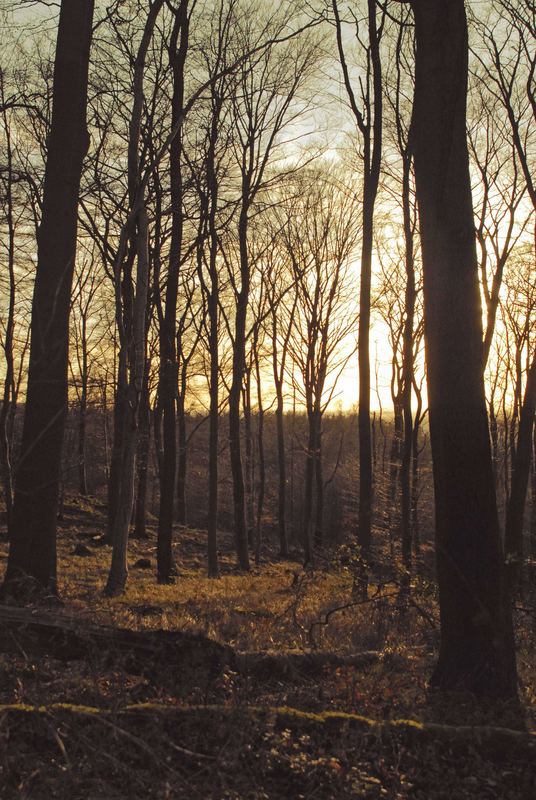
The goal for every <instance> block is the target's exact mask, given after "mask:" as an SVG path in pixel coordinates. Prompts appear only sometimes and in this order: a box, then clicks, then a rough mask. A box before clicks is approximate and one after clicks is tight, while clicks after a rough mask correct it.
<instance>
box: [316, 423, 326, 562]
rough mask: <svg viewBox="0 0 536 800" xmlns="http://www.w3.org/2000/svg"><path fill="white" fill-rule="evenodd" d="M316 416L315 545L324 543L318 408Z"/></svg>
mask: <svg viewBox="0 0 536 800" xmlns="http://www.w3.org/2000/svg"><path fill="white" fill-rule="evenodd" d="M315 416H316V445H315V480H316V507H315V546H316V547H322V545H323V544H324V470H323V464H322V416H321V413H320V411H319V410H318V409H316V410H315Z"/></svg>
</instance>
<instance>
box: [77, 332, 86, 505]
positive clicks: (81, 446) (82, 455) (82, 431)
mask: <svg viewBox="0 0 536 800" xmlns="http://www.w3.org/2000/svg"><path fill="white" fill-rule="evenodd" d="M81 377H82V386H81V390H80V409H79V415H78V491H79V493H80V494H81V495H82V497H85V495H87V493H88V490H87V469H86V424H87V390H88V382H89V375H88V353H87V332H86V319H85V317H84V319H83V320H82V376H81Z"/></svg>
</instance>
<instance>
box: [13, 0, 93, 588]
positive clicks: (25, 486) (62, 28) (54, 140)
mask: <svg viewBox="0 0 536 800" xmlns="http://www.w3.org/2000/svg"><path fill="white" fill-rule="evenodd" d="M92 20H93V2H92V0H85V1H83V0H71V1H70V2H62V4H61V9H60V17H59V26H58V38H57V44H56V58H55V66H54V100H53V112H52V125H51V132H50V139H49V143H48V156H47V165H46V173H45V184H44V190H43V213H42V220H41V226H40V229H39V240H38V263H37V271H36V282H35V290H34V300H33V307H32V323H31V326H32V338H31V346H30V364H29V370H28V389H27V396H26V408H25V414H24V429H23V436H22V453H21V457H20V459H19V464H18V469H17V479H16V488H15V501H14V507H13V518H12V525H11V529H10V537H11V545H10V550H9V559H8V565H7V571H6V576H5V582H4V588H5V589H6V590H9V591H11V590H12V589H15V587H16V584H17V583H18V582H19V581H20V580H25V579H26V578H30V579H31V580H32V581H34V582H35V584H37V586H38V587H39V588H40V589H45V590H49V591H51V592H56V524H57V523H56V516H57V508H58V493H59V479H60V468H61V449H62V441H63V432H64V426H65V417H66V412H67V363H68V343H69V312H70V307H71V302H70V295H71V282H72V277H73V271H74V263H75V257H76V233H77V209H78V193H79V188H80V177H81V172H82V161H83V158H84V154H85V152H86V150H87V146H88V134H87V129H86V105H87V81H88V64H89V48H90V43H91V33H92Z"/></svg>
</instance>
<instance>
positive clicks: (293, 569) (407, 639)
mask: <svg viewBox="0 0 536 800" xmlns="http://www.w3.org/2000/svg"><path fill="white" fill-rule="evenodd" d="M103 529H104V516H103V507H102V506H101V504H100V503H99V502H98V501H96V500H91V501H89V500H85V499H84V500H83V499H78V498H70V499H69V501H68V503H67V504H66V506H65V510H64V518H63V520H62V522H61V523H60V537H59V544H58V546H59V576H60V592H61V606H60V607H59V608H58V607H56V608H54V614H58V615H62V616H63V617H68V618H69V619H71V620H72V619H75V620H77V622H78V623H79V624H80V626H81V627H83V626H84V625H85V624H90V623H91V624H99V625H104V626H113V627H121V628H128V629H133V630H150V629H160V630H162V629H163V630H172V631H174V630H179V631H194V632H197V633H201V634H203V635H204V636H206V637H209V638H211V639H214V640H217V641H219V642H221V643H222V644H225V645H227V646H229V647H230V648H232V650H233V651H234V652H235V653H237V654H239V663H240V665H241V666H240V668H238V667H237V666H236V663H238V662H236V663H235V662H233V663H232V664H231V665H229V664H228V665H222V667H221V669H219V670H217V671H216V672H214V674H211V675H210V678H209V679H208V678H207V673H206V672H203V674H201V673H199V675H198V676H197V677H196V675H195V674H194V675H192V674H191V673H188V675H187V673H186V672H185V671H183V670H181V669H179V668H177V666H176V665H174V664H173V663H169V664H166V665H164V666H165V669H164V670H162V669H160V671H159V674H160V675H162V674H165V679H164V680H161V679H157V678H156V677H155V675H154V674H152V673H151V672H150V671H149V670H148V671H147V673H146V674H144V673H143V671H142V672H141V674H140V671H139V670H137V674H133V673H131V672H129V671H127V670H125V669H124V668H121V666H120V665H119V666H118V664H117V663H115V662H114V663H107V662H106V660H105V659H103V657H102V655H103V654H102V653H95V658H94V659H93V658H89V659H85V660H83V661H82V660H72V661H69V662H67V663H65V662H64V661H60V660H57V659H55V658H53V657H51V656H50V655H48V654H47V653H46V652H42V653H33V652H26V650H25V648H24V646H22V645H20V646H19V645H18V644H17V642H16V636H15V637H14V643H15V646H14V647H10V648H9V652H4V653H0V704H1V705H0V797H2V798H6V800H10V798H32V800H33V798H35V799H36V800H41V798H43V800H44V798H67V797H68V798H69V800H78V799H79V800H86V798H87V799H88V800H97V799H99V800H114V799H115V798H125V800H126V798H138V797H139V798H142V797H143V798H189V799H191V800H196V799H197V798H199V799H200V800H203V798H249V799H250V800H262V799H263V798H274V799H275V798H281V800H283V799H285V798H296V799H298V798H319V799H325V800H328V799H329V798H370V800H372V799H373V798H393V800H398V799H399V798H400V799H401V798H414V799H415V800H442V799H443V798H445V800H447V798H448V800H457V799H458V798H459V800H464V798H474V800H480V799H481V798H482V800H487V799H488V798H490V799H491V798H497V800H514V799H515V800H534V798H536V664H535V663H534V653H535V640H536V630H535V627H536V626H535V625H534V615H533V614H532V613H531V612H530V607H531V602H530V600H531V599H530V598H525V599H524V601H523V604H524V609H525V610H524V611H520V612H519V620H518V667H519V673H520V683H521V686H520V698H521V701H522V706H523V712H522V714H521V713H520V712H519V709H517V708H512V707H511V706H502V707H497V706H494V707H493V708H490V707H486V706H482V705H477V704H476V703H475V702H474V701H472V700H471V698H467V697H451V698H448V699H445V698H444V697H438V696H434V694H433V693H430V691H429V690H428V687H427V679H428V677H429V675H430V673H431V670H432V667H433V663H434V658H435V655H436V652H437V646H438V621H437V600H436V596H435V588H434V584H433V582H432V581H431V580H428V579H427V578H426V577H425V576H426V575H429V574H430V570H431V566H430V561H431V551H430V552H429V551H427V550H426V548H425V551H424V560H423V563H422V565H421V568H420V572H421V573H422V576H421V577H420V578H418V579H415V580H414V581H413V582H412V591H411V595H410V597H411V599H410V600H409V602H408V601H407V599H405V596H404V595H403V594H401V591H400V582H399V576H398V577H397V575H396V574H394V573H393V571H392V568H388V567H387V564H389V563H390V559H389V558H388V555H389V554H388V553H386V554H384V556H385V557H383V556H381V555H380V557H378V558H377V564H376V568H375V577H374V579H373V580H371V583H370V585H369V589H368V596H367V599H366V600H364V598H363V597H361V598H359V597H358V596H357V595H356V592H355V564H354V562H353V559H352V556H351V553H350V551H349V550H348V549H346V548H339V550H337V552H333V553H330V554H329V555H328V554H326V555H325V557H324V558H323V560H322V562H321V564H320V566H318V567H317V568H316V569H315V570H314V571H304V570H303V569H302V567H301V565H300V562H299V560H298V559H296V560H290V559H289V560H278V559H276V558H275V557H274V556H273V554H271V553H270V551H269V550H268V549H267V550H265V551H263V553H262V559H261V562H262V563H261V564H260V565H259V566H256V567H254V568H253V569H252V571H251V573H250V574H247V575H244V574H240V573H239V572H238V571H237V570H236V568H235V561H234V556H233V552H232V539H231V537H230V535H226V534H222V536H221V540H220V548H221V572H222V576H221V578H220V579H219V580H210V579H208V578H207V577H206V573H205V536H204V534H203V533H201V532H198V531H194V530H189V529H183V528H178V529H177V531H176V536H175V541H176V544H175V556H176V562H177V566H178V571H179V576H178V577H177V580H176V582H175V584H173V585H169V586H161V585H157V584H156V581H155V576H154V572H155V540H154V535H155V534H154V530H151V529H149V534H150V538H149V539H147V540H143V541H132V542H131V546H130V551H129V563H130V574H129V583H128V587H127V591H126V593H125V594H124V595H123V596H121V597H119V598H114V599H107V598H105V597H104V596H103V595H102V588H103V586H104V584H105V581H106V576H107V570H108V566H109V560H110V548H109V547H107V546H99V544H98V537H99V536H100V535H101V534H102V532H103ZM6 555H7V544H6V543H5V542H1V543H0V560H2V561H3V562H5V558H6ZM136 565H137V566H136ZM423 576H424V577H423ZM533 604H534V603H533ZM527 609H528V611H527ZM39 611H40V610H36V613H39ZM261 652H263V653H265V654H269V655H270V658H271V659H272V660H271V661H270V660H269V659H265V661H264V662H263V663H265V665H266V668H265V669H264V671H263V670H262V669H261V670H260V671H259V670H258V669H257V670H251V671H248V667H247V665H248V659H251V663H253V661H254V659H255V658H256V657H258V654H259V653H261ZM300 653H308V654H311V659H310V661H306V662H303V661H299V660H295V659H294V656H295V655H296V654H300ZM355 654H365V656H364V658H363V663H357V662H356V664H350V663H348V662H349V658H348V657H349V656H353V655H355ZM345 657H346V660H345ZM160 667H162V665H160ZM186 676H187V677H186ZM523 728H525V730H524V731H523ZM527 731H528V732H527Z"/></svg>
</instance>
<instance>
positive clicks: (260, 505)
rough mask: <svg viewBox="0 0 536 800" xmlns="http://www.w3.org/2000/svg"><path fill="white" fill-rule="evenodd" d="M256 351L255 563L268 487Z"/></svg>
mask: <svg viewBox="0 0 536 800" xmlns="http://www.w3.org/2000/svg"><path fill="white" fill-rule="evenodd" d="M254 353H255V378H256V383H257V446H258V450H259V483H258V487H257V520H256V525H255V563H256V564H259V563H260V560H261V544H262V513H263V511H264V493H265V489H266V460H265V456H264V405H263V401H262V383H261V367H260V359H259V353H258V349H257V346H255V348H254Z"/></svg>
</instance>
